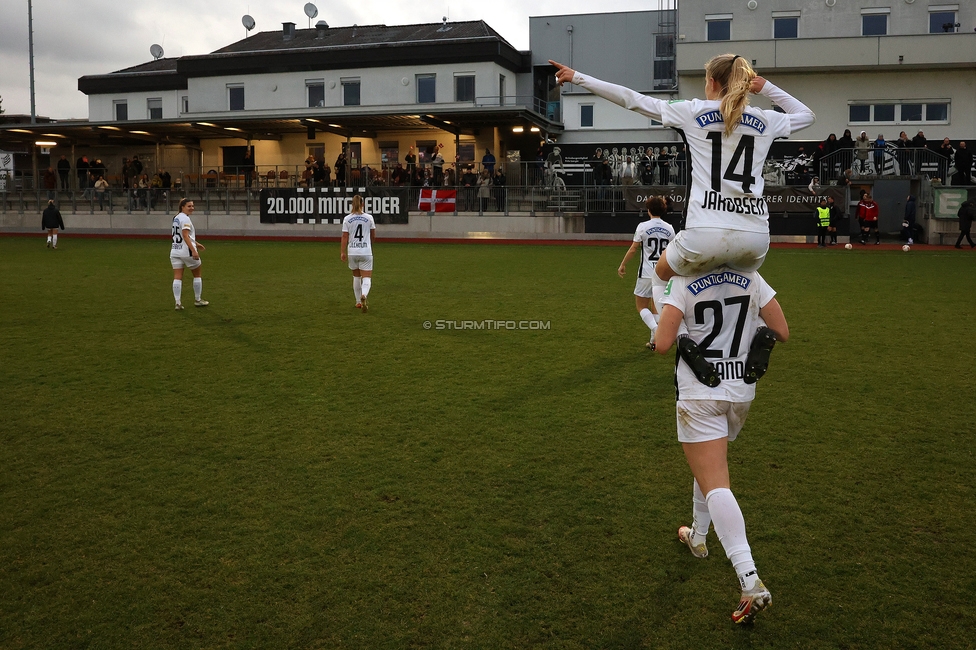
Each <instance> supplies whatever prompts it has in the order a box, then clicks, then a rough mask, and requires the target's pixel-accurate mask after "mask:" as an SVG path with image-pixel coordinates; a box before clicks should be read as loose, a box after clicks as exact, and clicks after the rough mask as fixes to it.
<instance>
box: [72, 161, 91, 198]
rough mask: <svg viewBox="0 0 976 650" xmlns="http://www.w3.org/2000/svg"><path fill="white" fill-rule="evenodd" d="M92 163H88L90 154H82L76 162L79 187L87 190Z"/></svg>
mask: <svg viewBox="0 0 976 650" xmlns="http://www.w3.org/2000/svg"><path fill="white" fill-rule="evenodd" d="M89 167H91V165H90V164H89V163H88V156H82V157H81V158H79V159H78V162H76V163H75V174H77V175H78V189H79V190H82V191H85V190H87V189H88V168H89Z"/></svg>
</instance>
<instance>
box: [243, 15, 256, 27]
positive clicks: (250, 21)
mask: <svg viewBox="0 0 976 650" xmlns="http://www.w3.org/2000/svg"><path fill="white" fill-rule="evenodd" d="M241 24H243V25H244V29H246V30H247V31H251V30H252V29H254V19H253V18H251V16H249V15H247V14H245V15H244V17H243V18H241Z"/></svg>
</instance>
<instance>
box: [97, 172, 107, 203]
mask: <svg viewBox="0 0 976 650" xmlns="http://www.w3.org/2000/svg"><path fill="white" fill-rule="evenodd" d="M107 189H108V181H107V180H105V177H104V176H99V177H98V180H97V181H95V196H97V197H98V209H99V210H104V209H105V191H106V190H107Z"/></svg>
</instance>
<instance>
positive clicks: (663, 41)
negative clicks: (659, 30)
mask: <svg viewBox="0 0 976 650" xmlns="http://www.w3.org/2000/svg"><path fill="white" fill-rule="evenodd" d="M654 56H655V57H657V58H660V59H667V58H671V57H674V34H657V35H656V36H655V37H654Z"/></svg>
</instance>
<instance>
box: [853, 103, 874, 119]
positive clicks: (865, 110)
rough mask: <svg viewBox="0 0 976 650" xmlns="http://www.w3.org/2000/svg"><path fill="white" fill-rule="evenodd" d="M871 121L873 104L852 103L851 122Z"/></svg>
mask: <svg viewBox="0 0 976 650" xmlns="http://www.w3.org/2000/svg"><path fill="white" fill-rule="evenodd" d="M870 121H871V106H870V104H869V105H863V104H862V105H854V104H852V105H851V123H852V124H853V123H856V122H870Z"/></svg>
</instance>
